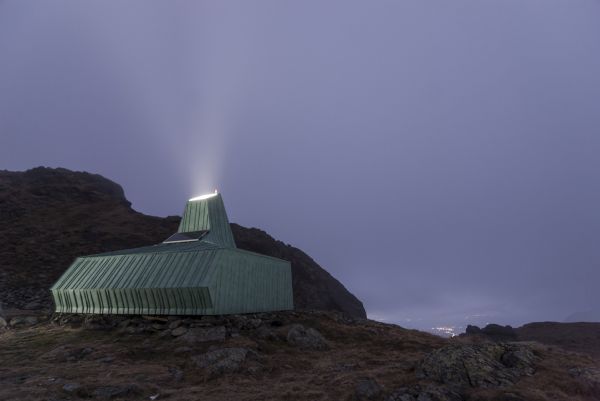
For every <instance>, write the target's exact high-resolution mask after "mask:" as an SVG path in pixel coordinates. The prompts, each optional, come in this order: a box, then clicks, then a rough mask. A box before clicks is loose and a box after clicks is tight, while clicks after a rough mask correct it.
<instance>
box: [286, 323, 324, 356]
mask: <svg viewBox="0 0 600 401" xmlns="http://www.w3.org/2000/svg"><path fill="white" fill-rule="evenodd" d="M287 342H288V343H289V344H291V345H293V346H294V347H298V348H302V349H311V350H325V349H328V348H329V345H328V344H327V342H326V341H325V338H323V336H322V335H321V333H319V332H318V331H317V330H315V329H313V328H311V327H308V328H307V327H304V326H303V325H301V324H294V325H293V326H292V327H291V328H290V330H289V331H288V334H287Z"/></svg>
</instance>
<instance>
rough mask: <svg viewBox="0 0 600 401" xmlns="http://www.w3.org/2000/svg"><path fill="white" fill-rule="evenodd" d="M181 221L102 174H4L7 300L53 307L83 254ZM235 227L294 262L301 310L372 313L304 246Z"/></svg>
mask: <svg viewBox="0 0 600 401" xmlns="http://www.w3.org/2000/svg"><path fill="white" fill-rule="evenodd" d="M179 220H180V218H179V217H177V216H171V217H166V218H160V217H154V216H147V215H144V214H142V213H138V212H136V211H135V210H133V209H132V208H131V203H130V202H129V201H128V200H127V199H126V198H125V194H124V191H123V189H122V188H121V186H120V185H118V184H116V183H114V182H112V181H110V180H108V179H106V178H104V177H102V176H100V175H97V174H90V173H85V172H74V171H70V170H67V169H62V168H57V169H52V168H44V167H38V168H34V169H31V170H27V171H25V172H11V171H0V244H2V246H1V247H0V302H2V303H3V304H5V305H6V306H9V307H11V306H13V307H21V308H22V307H27V308H31V309H35V308H40V307H48V306H49V302H50V299H49V297H48V291H47V290H48V288H49V287H50V286H51V285H52V283H53V282H54V281H55V280H56V279H58V277H59V276H60V275H61V274H62V272H63V271H64V270H65V269H66V268H67V267H68V266H69V265H70V263H71V262H72V261H73V260H74V259H75V258H76V257H77V256H81V255H88V254H93V253H100V252H107V251H113V250H119V249H124V248H133V247H138V246H144V245H151V244H156V243H159V242H161V241H163V240H164V239H165V238H167V237H168V236H169V235H171V234H172V233H173V232H175V231H176V230H177V226H178V224H179ZM232 229H233V233H234V237H235V239H236V243H237V244H238V246H239V247H240V248H243V249H246V250H250V251H254V252H258V253H263V254H266V255H270V256H276V257H280V258H282V259H286V260H289V261H291V262H292V271H293V280H294V302H295V305H296V307H297V308H300V309H321V310H335V311H341V312H345V313H347V314H349V315H351V316H355V317H366V313H365V310H364V308H363V305H362V303H361V302H360V301H359V300H358V299H357V298H356V297H354V296H353V295H352V294H351V293H350V292H348V291H347V290H346V289H345V288H344V286H343V285H342V284H340V282H339V281H337V280H336V279H335V278H334V277H332V276H331V275H330V274H329V273H327V272H326V271H325V270H323V269H322V268H321V267H320V266H319V265H317V264H316V263H315V262H314V261H313V260H312V259H311V258H310V257H309V256H308V255H306V254H305V253H304V252H302V251H301V250H299V249H297V248H294V247H292V246H289V245H286V244H284V243H282V242H281V241H276V240H275V239H273V238H272V237H271V236H269V235H268V234H267V233H265V232H264V231H261V230H258V229H255V228H252V229H248V228H245V227H242V226H240V225H237V224H232Z"/></svg>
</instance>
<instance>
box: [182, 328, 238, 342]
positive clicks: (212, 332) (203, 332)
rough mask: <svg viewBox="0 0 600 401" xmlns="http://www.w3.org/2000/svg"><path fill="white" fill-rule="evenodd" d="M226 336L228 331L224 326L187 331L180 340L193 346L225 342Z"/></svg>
mask: <svg viewBox="0 0 600 401" xmlns="http://www.w3.org/2000/svg"><path fill="white" fill-rule="evenodd" d="M175 330H177V329H175ZM175 330H174V331H175ZM226 335H227V330H226V329H225V327H224V326H216V327H195V328H191V329H189V330H187V332H186V333H185V334H184V335H182V336H180V337H179V338H180V339H181V340H183V341H185V342H187V343H190V344H193V343H202V342H207V341H223V340H225V337H226Z"/></svg>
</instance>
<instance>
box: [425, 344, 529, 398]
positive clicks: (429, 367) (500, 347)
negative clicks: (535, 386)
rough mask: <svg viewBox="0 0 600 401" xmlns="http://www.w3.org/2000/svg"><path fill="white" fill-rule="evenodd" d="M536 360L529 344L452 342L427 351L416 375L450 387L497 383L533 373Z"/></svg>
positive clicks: (481, 385) (502, 384) (483, 385)
mask: <svg viewBox="0 0 600 401" xmlns="http://www.w3.org/2000/svg"><path fill="white" fill-rule="evenodd" d="M538 360H539V358H538V357H537V356H536V355H535V353H534V351H533V349H532V348H531V346H530V345H529V344H521V343H481V344H468V345H466V344H452V345H448V346H446V347H443V348H440V349H437V350H435V351H433V352H432V353H431V354H429V355H428V356H427V357H426V358H425V359H424V360H423V361H422V362H421V364H420V366H419V367H418V369H417V376H418V377H419V378H426V379H430V380H434V381H437V382H439V383H442V384H445V385H447V386H449V387H452V388H467V387H498V386H504V385H512V384H514V383H515V382H516V381H517V380H518V379H519V378H520V377H522V376H529V375H532V374H533V373H534V372H535V365H536V363H537V362H538Z"/></svg>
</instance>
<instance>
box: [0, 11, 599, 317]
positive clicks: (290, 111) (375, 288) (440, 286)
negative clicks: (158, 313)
mask: <svg viewBox="0 0 600 401" xmlns="http://www.w3.org/2000/svg"><path fill="white" fill-rule="evenodd" d="M62 4H63V5H64V7H62V8H61V7H54V6H52V5H49V4H42V5H36V6H35V7H32V6H29V5H27V4H23V3H21V2H16V1H4V2H0V54H3V55H4V57H5V61H6V62H3V63H0V89H2V90H1V91H0V133H1V135H2V143H3V146H2V147H1V148H0V161H1V166H0V168H2V169H7V170H13V171H14V170H17V171H21V170H26V169H29V168H33V167H35V166H37V165H45V166H51V167H63V168H68V169H71V170H77V171H87V172H91V173H98V174H101V175H103V176H104V177H106V178H108V179H110V180H113V181H115V182H117V183H118V184H120V185H121V186H122V187H123V189H124V191H125V194H126V197H127V198H128V199H129V201H130V202H132V207H133V208H134V209H135V210H137V211H140V212H142V213H145V214H150V215H156V216H168V215H181V212H182V211H183V203H184V201H187V200H188V199H190V198H193V197H195V196H199V195H202V194H204V193H210V192H211V191H212V190H213V189H214V188H218V190H219V193H221V194H223V196H224V200H225V204H226V206H227V210H228V213H229V216H230V220H231V221H232V222H236V223H239V224H241V225H244V226H253V227H258V228H261V229H263V230H265V231H267V232H269V234H271V235H272V236H273V237H275V238H276V239H279V240H281V241H284V242H286V243H289V244H291V245H293V246H295V247H298V248H300V249H302V250H303V251H305V252H306V253H307V254H309V255H311V257H312V258H314V259H315V260H316V261H317V263H319V264H320V265H321V266H322V267H323V268H324V269H326V270H327V271H328V272H330V273H331V274H332V275H333V276H334V277H335V278H337V279H338V280H339V281H340V282H341V283H342V284H343V285H344V286H345V287H346V288H348V290H349V291H350V292H352V293H353V294H354V295H356V296H357V298H359V299H360V300H361V301H363V303H364V305H365V309H366V310H367V314H368V315H369V317H370V318H375V319H376V320H381V321H387V322H392V323H397V324H400V325H401V326H404V327H414V328H419V329H431V328H432V327H452V326H455V327H457V328H458V327H466V325H467V324H476V325H479V326H481V325H485V323H498V324H510V325H512V326H515V327H516V326H520V325H522V324H524V323H527V322H533V321H558V322H563V321H565V320H568V319H569V317H570V316H578V315H577V314H579V316H581V314H582V313H586V312H589V313H590V316H591V315H594V314H595V315H594V316H597V314H598V311H599V310H600V293H598V291H597V290H596V284H595V283H596V282H597V281H598V279H600V270H599V269H598V266H599V265H600V252H599V251H598V250H597V244H598V240H600V218H599V217H600V215H599V213H598V205H600V182H599V181H598V179H597V172H598V171H600V170H599V169H600V159H599V158H598V157H597V155H598V154H599V153H600V135H598V133H599V132H600V114H599V113H598V112H597V105H598V104H600V76H599V75H598V71H600V42H599V41H598V40H597V39H596V38H598V37H600V25H598V24H597V21H598V17H600V3H598V2H591V1H582V2H577V3H571V4H569V5H567V4H564V3H563V2H535V1H534V2H527V3H522V2H518V1H509V2H503V3H502V4H490V3H486V4H483V3H479V2H473V1H467V0H460V1H457V2H455V3H453V4H446V3H444V2H433V3H431V4H422V3H419V2H406V3H401V4H397V3H389V2H380V3H374V4H370V5H369V6H367V5H365V4H364V3H359V2H336V1H331V2H325V3H319V2H314V3H313V2H308V3H302V4H295V3H287V2H283V3H272V2H268V1H259V2H257V3H254V4H253V5H248V4H245V3H244V2H231V3H227V4H212V3H207V2H200V3H186V2H177V3H169V4H162V3H157V2H154V3H152V2H144V3H142V2H131V3H128V4H113V3H111V4H106V3H100V2H90V3H89V4H86V5H85V6H84V5H80V4H77V3H76V2H62ZM556 26H560V27H561V29H556Z"/></svg>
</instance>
